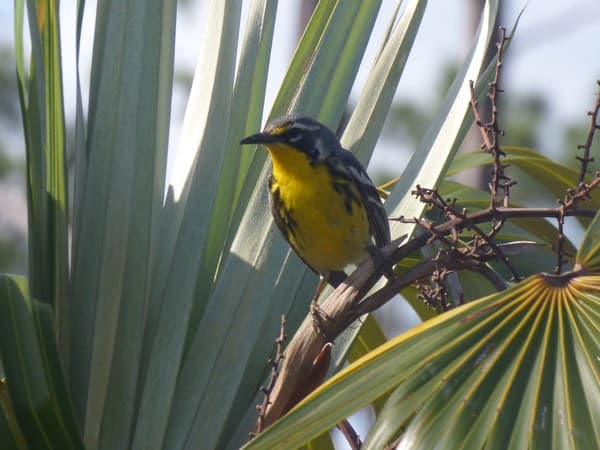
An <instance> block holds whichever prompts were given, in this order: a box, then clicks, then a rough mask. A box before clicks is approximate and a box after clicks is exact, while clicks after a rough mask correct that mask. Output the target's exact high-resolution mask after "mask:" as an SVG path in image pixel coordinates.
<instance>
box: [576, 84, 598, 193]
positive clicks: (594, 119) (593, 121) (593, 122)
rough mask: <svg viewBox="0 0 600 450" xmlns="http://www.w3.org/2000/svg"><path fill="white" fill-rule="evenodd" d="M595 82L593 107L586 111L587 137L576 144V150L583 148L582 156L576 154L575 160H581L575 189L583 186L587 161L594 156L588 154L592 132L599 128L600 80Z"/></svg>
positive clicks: (592, 160)
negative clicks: (588, 125) (596, 88)
mask: <svg viewBox="0 0 600 450" xmlns="http://www.w3.org/2000/svg"><path fill="white" fill-rule="evenodd" d="M597 84H598V92H597V93H596V102H595V104H594V107H593V109H592V110H591V111H588V115H589V116H590V128H589V130H588V135H587V139H586V141H585V144H583V145H578V146H577V150H583V156H576V158H577V160H579V161H580V162H581V171H580V173H579V182H578V183H577V191H580V190H581V189H583V188H584V185H585V176H586V175H587V172H588V165H589V163H591V162H594V158H592V157H591V156H590V152H591V150H592V143H593V142H594V134H595V133H596V130H600V123H598V114H599V111H600V80H598V81H597Z"/></svg>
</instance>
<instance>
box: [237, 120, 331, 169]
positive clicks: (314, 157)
mask: <svg viewBox="0 0 600 450" xmlns="http://www.w3.org/2000/svg"><path fill="white" fill-rule="evenodd" d="M240 144H242V145H245V144H261V145H264V146H265V147H267V149H269V151H271V153H273V150H275V149H277V148H284V149H293V150H296V151H299V152H302V153H304V154H306V156H308V158H309V159H310V160H311V161H312V162H315V161H318V160H320V159H323V158H326V157H327V156H329V155H330V154H331V153H332V152H333V151H334V150H335V149H337V148H339V147H340V142H339V140H338V138H337V137H336V135H335V134H334V133H333V131H331V130H330V129H329V128H327V127H326V126H325V125H323V124H321V123H319V122H317V121H316V120H314V119H311V118H310V117H303V116H283V117H278V118H277V119H273V120H271V121H270V122H269V123H267V125H266V126H265V129H264V130H263V131H262V132H261V133H257V134H253V135H251V136H248V137H246V138H244V139H242V141H241V142H240Z"/></svg>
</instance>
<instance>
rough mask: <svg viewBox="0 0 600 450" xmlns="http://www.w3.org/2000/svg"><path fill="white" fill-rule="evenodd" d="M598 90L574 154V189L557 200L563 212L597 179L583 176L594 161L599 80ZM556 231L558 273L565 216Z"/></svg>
mask: <svg viewBox="0 0 600 450" xmlns="http://www.w3.org/2000/svg"><path fill="white" fill-rule="evenodd" d="M597 84H598V92H597V93H596V101H595V103H594V107H593V108H592V110H591V111H588V115H589V116H590V127H589V130H588V135H587V139H586V141H585V144H583V145H578V146H577V150H583V156H576V157H575V158H576V159H577V160H578V161H579V162H580V163H581V170H580V172H579V180H578V182H577V186H576V187H575V189H569V190H568V191H567V193H566V194H565V197H564V198H563V199H562V200H560V201H559V204H560V207H559V209H560V211H561V212H563V213H564V211H565V210H566V209H569V208H570V209H573V208H576V207H577V204H578V203H579V202H580V201H582V200H584V199H590V192H591V191H592V189H593V186H595V184H594V182H595V181H596V180H597V179H598V177H599V176H600V174H598V173H597V174H596V176H595V178H594V180H593V181H592V182H591V183H590V184H586V182H585V178H586V175H587V174H588V166H589V164H590V163H592V162H593V161H594V158H593V157H592V156H591V155H590V153H591V150H592V143H593V141H594V134H595V133H596V130H598V129H600V124H599V123H598V111H600V80H598V81H597ZM557 222H558V232H557V239H556V267H555V268H554V274H555V275H558V274H560V273H561V272H562V266H563V264H564V262H565V258H564V243H565V235H564V232H563V227H564V223H565V216H564V214H561V216H560V217H559V218H558V221H557Z"/></svg>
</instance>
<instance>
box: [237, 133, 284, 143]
mask: <svg viewBox="0 0 600 450" xmlns="http://www.w3.org/2000/svg"><path fill="white" fill-rule="evenodd" d="M275 140H276V139H275V137H274V136H272V135H270V134H269V133H257V134H253V135H252V136H247V137H245V138H244V139H242V140H241V141H240V145H246V144H268V143H270V142H275Z"/></svg>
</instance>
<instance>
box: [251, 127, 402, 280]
mask: <svg viewBox="0 0 600 450" xmlns="http://www.w3.org/2000/svg"><path fill="white" fill-rule="evenodd" d="M240 144H261V145H264V146H265V147H266V148H267V150H268V151H269V153H270V155H271V158H272V160H273V171H272V174H271V176H270V177H269V184H268V187H269V194H270V195H269V198H270V205H271V212H272V214H273V217H274V219H275V223H276V224H277V225H278V227H279V229H280V230H281V233H282V234H283V236H284V238H285V239H286V240H287V241H288V243H289V244H290V246H291V247H292V248H293V249H294V251H295V252H296V253H297V254H298V256H299V257H300V258H301V259H302V261H304V263H305V264H306V265H307V266H308V267H310V268H311V269H312V270H313V271H315V272H317V273H318V274H320V275H321V277H322V278H323V279H324V280H326V281H327V282H329V283H330V284H332V285H333V286H337V285H339V284H340V283H341V282H342V281H343V280H344V279H345V278H346V274H345V273H344V272H343V269H344V268H345V267H346V266H348V265H349V264H355V263H359V262H361V261H362V260H363V259H365V258H366V257H367V256H368V255H369V253H370V252H369V249H370V248H372V247H373V244H374V245H375V246H376V247H383V246H384V245H386V244H388V243H389V242H390V228H389V224H388V219H387V215H386V213H385V209H384V208H383V204H382V203H381V200H380V198H379V196H378V194H377V189H376V187H375V185H374V184H373V182H372V181H371V179H370V178H369V176H368V175H367V172H366V171H365V169H364V168H363V167H362V165H361V164H360V162H359V161H358V160H357V159H356V157H355V156H354V155H353V154H352V153H350V152H349V151H347V150H345V149H344V148H342V146H341V144H340V141H339V140H338V138H337V137H336V135H335V134H334V133H333V132H332V131H331V130H330V129H329V128H327V127H326V126H325V125H323V124H321V123H319V122H317V121H316V120H313V119H311V118H308V117H299V116H283V117H280V118H277V119H274V120H272V121H270V122H269V123H268V124H267V126H266V127H265V129H264V131H263V132H262V133H258V134H254V135H252V136H248V137H246V138H244V139H243V140H242V141H241V142H240Z"/></svg>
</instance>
